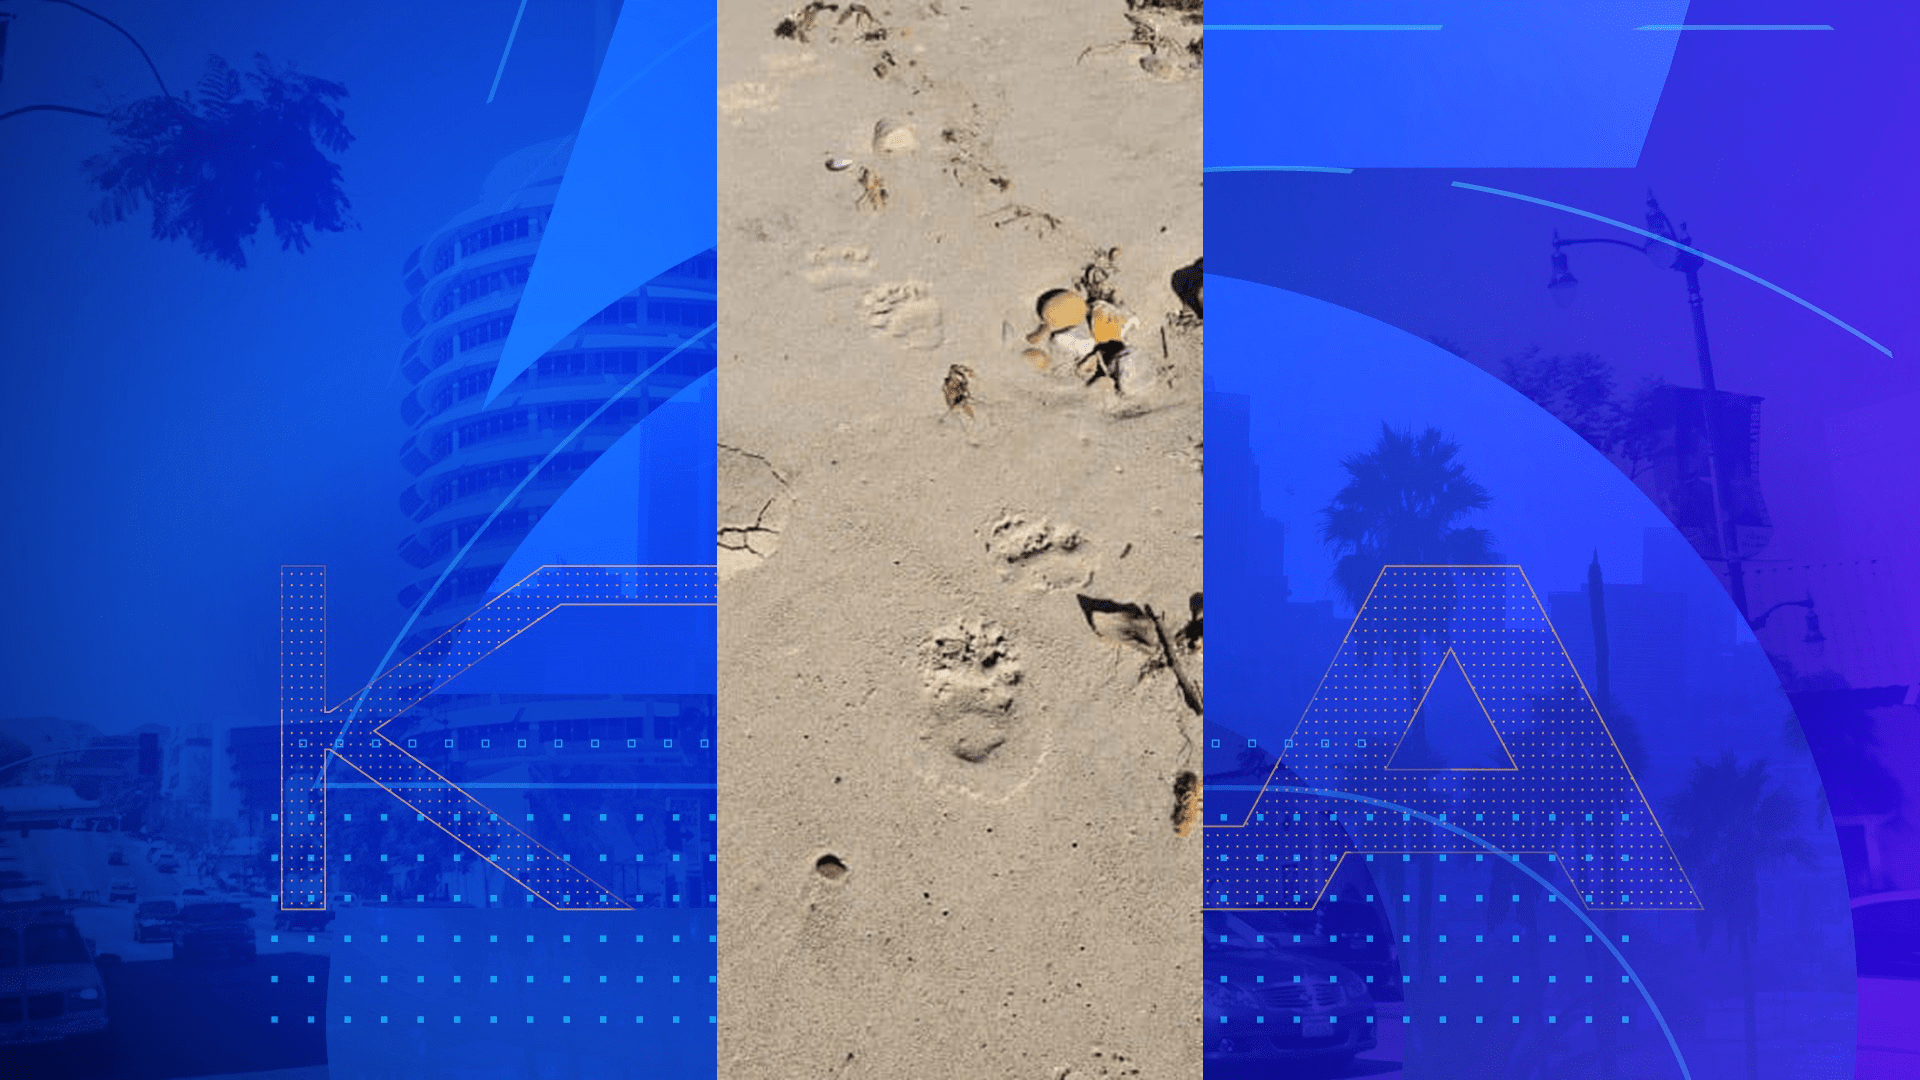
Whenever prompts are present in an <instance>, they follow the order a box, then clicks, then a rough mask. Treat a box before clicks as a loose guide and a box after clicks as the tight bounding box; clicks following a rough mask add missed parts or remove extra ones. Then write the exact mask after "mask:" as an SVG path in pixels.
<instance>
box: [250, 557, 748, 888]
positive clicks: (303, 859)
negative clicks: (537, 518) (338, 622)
mask: <svg viewBox="0 0 1920 1080" xmlns="http://www.w3.org/2000/svg"><path fill="white" fill-rule="evenodd" d="M714 588H715V574H714V570H713V568H712V567H703V566H546V567H541V568H540V569H539V570H536V571H535V572H533V573H532V574H530V575H528V576H527V577H526V578H524V579H522V580H521V581H519V582H518V583H516V584H515V585H514V586H513V587H511V588H509V589H508V590H506V591H505V592H503V593H501V594H500V595H499V596H497V597H495V598H494V599H493V600H491V601H489V602H488V603H487V604H486V605H484V606H483V607H481V608H480V609H479V610H478V611H476V612H474V614H472V615H471V616H469V617H468V618H466V619H465V620H463V621H462V622H460V623H458V624H457V625H455V626H454V627H452V628H450V629H449V630H447V631H446V632H445V633H443V634H441V635H440V636H439V637H437V638H435V639H434V640H433V641H431V642H429V643H427V644H426V645H425V646H423V647H422V648H421V649H420V650H419V651H418V652H416V653H414V654H413V655H412V656H409V657H407V658H406V659H404V660H402V661H401V662H400V663H398V664H396V665H394V667H393V668H391V669H389V670H388V671H387V672H386V673H385V674H383V675H381V676H380V677H379V678H377V679H376V680H374V682H373V683H372V684H371V685H370V686H368V687H367V688H366V690H365V692H364V693H363V694H362V695H358V708H359V712H360V714H361V715H360V720H361V722H356V724H355V726H354V728H353V729H352V730H347V724H346V721H347V718H348V717H349V716H350V715H351V714H352V712H353V709H352V708H351V707H350V706H349V705H348V704H346V703H343V704H340V705H335V706H332V707H328V706H327V704H326V568H325V567H324V566H286V567H282V568H281V572H280V589H281V635H280V641H281V649H280V672H281V674H280V679H281V716H280V731H281V738H280V745H281V778H282V780H281V791H282V800H281V813H280V826H281V847H280V852H279V854H278V856H277V859H278V861H279V863H280V870H281V891H280V906H281V907H282V908H283V909H285V910H320V909H324V908H325V907H326V906H327V876H326V865H327V847H326V823H327V795H326V785H325V784H324V783H323V782H322V778H323V777H324V775H325V769H326V758H327V755H328V754H329V753H331V754H333V755H334V756H336V757H338V758H340V759H341V760H342V761H345V762H346V763H347V764H348V765H350V766H352V767H353V768H354V769H355V770H357V771H358V772H360V773H361V774H362V775H363V776H365V777H366V778H367V779H368V780H370V781H372V782H373V783H375V784H378V785H380V786H381V787H383V788H385V789H386V790H387V791H388V792H389V793H391V794H392V795H393V796H394V797H395V798H396V799H399V800H400V801H401V802H402V803H405V804H406V805H407V806H408V807H409V808H411V809H412V810H413V811H414V812H415V813H417V814H419V815H420V816H421V817H422V818H423V819H424V820H426V821H430V822H432V823H433V824H434V825H436V826H438V827H439V828H441V829H442V830H444V831H446V832H447V833H448V834H449V835H451V836H453V837H454V838H455V839H456V840H458V841H460V842H461V843H462V844H464V845H466V846H467V847H468V848H469V849H470V850H472V851H473V852H474V853H475V854H477V855H479V856H480V857H481V858H482V859H484V860H486V861H487V863H488V864H489V865H490V866H492V867H493V868H494V869H496V870H499V871H500V872H501V873H502V874H505V875H506V876H508V877H509V878H511V879H512V880H514V881H515V882H517V883H519V884H520V885H521V886H523V887H524V888H526V889H527V890H528V891H529V892H531V893H533V894H534V895H535V896H537V897H539V898H540V899H542V900H544V901H546V902H547V903H548V904H551V905H552V906H554V907H556V908H560V909H563V910H576V911H577V910H599V909H624V908H627V907H628V906H629V905H628V903H627V902H626V901H625V900H623V899H622V898H621V897H619V896H618V895H616V894H615V892H614V891H613V890H611V889H609V888H608V887H607V886H605V885H603V884H601V883H599V882H597V881H595V880H594V879H593V878H591V877H589V876H588V875H587V874H586V873H584V872H582V871H581V870H580V869H578V868H577V867H575V866H574V865H573V864H572V860H571V857H570V856H565V855H560V854H556V853H555V852H553V851H552V850H550V849H548V848H547V847H545V846H544V845H542V844H541V843H540V842H539V841H537V840H535V839H534V838H533V837H532V836H530V835H529V834H527V833H526V832H525V831H523V830H522V829H520V828H519V827H518V826H516V825H515V824H513V823H511V822H509V821H507V820H505V818H504V816H503V815H499V814H495V813H494V812H492V811H491V810H490V809H488V807H487V806H486V805H485V804H483V803H481V802H480V801H479V800H478V799H476V798H474V797H473V796H472V795H470V794H468V793H467V792H466V791H464V790H462V789H461V788H460V787H458V786H457V785H455V784H453V783H452V782H451V781H449V780H447V779H446V778H445V777H443V776H441V775H440V774H438V773H436V772H434V771H433V769H431V768H430V767H428V766H427V765H426V764H425V763H424V762H422V761H420V760H419V759H418V758H416V757H414V756H413V755H411V754H409V753H407V752H406V750H405V749H404V748H402V747H401V746H400V744H399V743H397V742H395V741H394V740H393V739H391V738H389V737H387V736H386V735H385V734H384V733H382V731H381V730H380V729H381V728H382V727H383V726H385V725H386V724H387V723H389V722H390V721H392V720H393V719H394V718H396V717H398V716H399V715H401V714H402V713H404V712H405V711H406V710H407V709H410V708H412V707H413V706H414V705H416V704H418V703H419V702H420V701H421V700H422V699H423V698H425V697H427V696H428V695H429V694H432V693H433V692H434V691H435V690H437V689H439V688H440V687H441V686H444V685H445V684H446V683H447V682H449V681H451V680H452V679H453V678H455V677H456V676H458V675H459V674H460V673H461V672H463V671H465V670H466V669H468V668H469V667H471V666H473V665H474V664H475V663H478V662H479V661H480V660H481V659H483V658H485V657H486V656H488V655H489V654H491V653H492V652H493V651H494V650H496V649H498V648H500V647H501V646H502V645H504V644H506V643H507V642H508V641H510V640H512V639H513V638H514V637H515V636H517V635H519V634H521V633H523V632H524V631H525V630H526V629H527V628H529V627H531V626H532V625H533V624H534V623H536V622H538V621H539V620H540V619H542V618H544V617H546V616H547V615H548V614H550V613H551V612H553V611H554V610H555V609H557V608H559V607H562V606H570V605H594V606H613V605H618V606H667V605H673V606H684V605H707V606H710V605H712V604H713V603H714V600H715V596H714Z"/></svg>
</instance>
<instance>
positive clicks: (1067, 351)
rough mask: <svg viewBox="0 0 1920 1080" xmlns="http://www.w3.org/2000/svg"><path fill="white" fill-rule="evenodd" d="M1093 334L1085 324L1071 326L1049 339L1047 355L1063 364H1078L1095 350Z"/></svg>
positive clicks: (1055, 361)
mask: <svg viewBox="0 0 1920 1080" xmlns="http://www.w3.org/2000/svg"><path fill="white" fill-rule="evenodd" d="M1093 346H1094V341H1093V335H1092V334H1091V333H1088V332H1087V328H1086V327H1084V326H1069V327H1067V328H1066V329H1065V330H1062V331H1060V332H1059V333H1057V334H1055V335H1053V336H1052V337H1050V338H1048V339H1047V356H1048V357H1049V358H1051V359H1052V360H1053V362H1054V363H1056V364H1060V365H1062V366H1072V365H1074V364H1078V363H1079V362H1080V361H1081V360H1082V359H1084V358H1085V357H1086V355H1087V354H1088V353H1090V352H1092V351H1093Z"/></svg>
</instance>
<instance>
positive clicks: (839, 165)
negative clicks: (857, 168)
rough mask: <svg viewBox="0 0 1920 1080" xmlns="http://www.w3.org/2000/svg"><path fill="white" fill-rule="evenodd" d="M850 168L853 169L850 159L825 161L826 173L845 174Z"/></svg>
mask: <svg viewBox="0 0 1920 1080" xmlns="http://www.w3.org/2000/svg"><path fill="white" fill-rule="evenodd" d="M851 168H853V159H851V158H843V157H836V158H828V159H827V171H828V172H845V171H847V170H848V169H851Z"/></svg>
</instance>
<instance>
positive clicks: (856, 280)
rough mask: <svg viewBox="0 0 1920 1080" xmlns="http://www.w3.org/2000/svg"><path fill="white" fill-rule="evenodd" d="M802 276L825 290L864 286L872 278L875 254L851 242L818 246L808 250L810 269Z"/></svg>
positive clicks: (804, 271) (802, 272)
mask: <svg viewBox="0 0 1920 1080" xmlns="http://www.w3.org/2000/svg"><path fill="white" fill-rule="evenodd" d="M800 276H801V277H802V278H803V279H805V280H806V283H807V284H809V285H811V286H813V287H814V288H816V289H819V290H821V291H822V292H825V291H827V290H829V289H844V288H847V287H849V286H852V285H864V284H866V282H867V281H868V279H870V278H872V277H873V266H872V254H871V252H869V251H868V250H867V249H866V248H864V247H855V246H852V245H840V246H828V247H823V248H816V249H815V250H813V251H810V252H808V253H807V268H806V269H805V270H802V271H800Z"/></svg>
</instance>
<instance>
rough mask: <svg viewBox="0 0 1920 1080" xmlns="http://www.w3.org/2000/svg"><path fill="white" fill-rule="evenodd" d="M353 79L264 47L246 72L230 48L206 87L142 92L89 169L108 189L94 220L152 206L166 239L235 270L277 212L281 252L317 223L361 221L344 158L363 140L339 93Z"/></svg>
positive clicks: (213, 63) (210, 71) (118, 115)
mask: <svg viewBox="0 0 1920 1080" xmlns="http://www.w3.org/2000/svg"><path fill="white" fill-rule="evenodd" d="M346 96H347V89H346V87H344V86H342V85H340V84H339V83H336V82H330V81H328V80H326V79H321V78H316V77H314V76H311V75H303V74H301V73H299V72H297V71H295V70H294V69H293V67H292V66H291V65H276V64H274V63H273V61H271V60H269V59H268V58H267V57H266V56H265V55H264V54H255V56H254V68H253V70H252V71H248V72H245V73H242V72H240V71H238V70H236V69H234V68H233V67H232V66H231V65H229V64H228V63H227V62H226V61H225V60H223V59H221V58H220V57H218V56H214V57H210V58H208V60H207V68H206V72H205V74H203V75H202V76H201V78H200V81H199V83H198V84H197V85H196V86H195V88H194V90H193V91H192V92H190V93H188V94H185V95H182V96H180V97H172V96H169V95H165V94H161V95H156V96H153V97H146V98H141V99H139V100H137V101H134V102H132V103H130V104H128V105H126V106H123V107H121V108H119V109H116V110H114V111H113V112H112V113H110V114H108V116H107V126H108V130H109V131H110V132H111V133H112V135H113V136H114V139H115V145H114V146H113V147H112V148H111V149H109V150H108V151H107V152H106V153H104V154H99V155H96V156H94V157H91V158H88V159H87V161H86V162H85V163H84V168H85V169H86V171H87V173H88V177H89V179H90V180H91V181H92V183H93V184H94V186H96V187H98V188H99V189H100V190H101V191H102V192H104V193H105V198H104V199H103V200H102V202H101V204H100V206H99V207H98V208H97V209H95V211H94V212H93V215H92V216H93V219H94V220H95V221H98V222H101V223H103V224H104V223H111V222H120V221H124V220H126V219H127V218H128V217H129V216H131V215H132V214H133V213H135V212H136V211H137V210H138V209H139V208H140V207H141V206H142V205H143V204H144V205H146V206H148V207H150V208H151V210H152V220H153V235H154V237H155V238H156V239H162V240H175V239H180V238H185V239H186V240H187V242H188V243H190V244H192V245H193V249H194V251H196V252H198V253H199V254H201V255H204V256H206V257H208V258H211V259H214V260H216V261H218V262H222V263H226V264H227V265H229V266H233V267H235V268H240V267H244V266H246V265H247V257H246V251H245V249H244V246H243V245H244V244H246V243H251V242H252V240H253V238H254V236H255V235H256V234H257V233H258V232H259V230H260V225H261V220H262V218H263V217H265V218H271V219H272V221H273V231H274V235H275V236H276V237H278V238H279V240H280V247H281V250H283V251H284V250H289V249H291V250H294V251H302V252H304V251H306V250H307V248H308V247H309V246H310V245H311V240H310V239H309V236H308V232H309V230H313V231H319V232H341V231H343V230H345V229H347V228H350V227H352V224H353V223H352V221H351V220H350V219H349V218H348V217H347V211H348V209H349V208H350V206H351V203H350V201H349V200H348V198H347V195H346V193H345V191H343V190H342V189H341V186H340V176H341V174H340V166H339V165H338V164H337V163H336V162H334V161H333V160H332V159H331V158H330V157H328V153H329V152H332V153H339V152H341V151H343V150H345V149H346V148H347V146H348V145H349V144H351V143H352V142H353V135H352V133H351V132H349V131H348V130H347V126H346V119H345V116H344V114H343V113H342V112H341V110H340V108H339V106H338V104H337V103H338V102H339V101H340V100H341V99H343V98H345V97H346Z"/></svg>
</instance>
